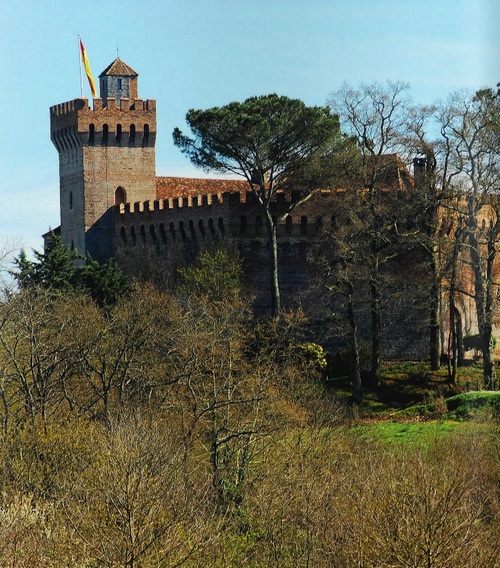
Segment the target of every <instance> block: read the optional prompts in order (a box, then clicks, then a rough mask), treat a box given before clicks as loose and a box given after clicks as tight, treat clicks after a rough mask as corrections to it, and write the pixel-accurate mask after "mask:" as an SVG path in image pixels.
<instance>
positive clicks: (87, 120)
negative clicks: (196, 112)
mask: <svg viewBox="0 0 500 568" xmlns="http://www.w3.org/2000/svg"><path fill="white" fill-rule="evenodd" d="M137 77H138V75H137V73H136V72H135V71H134V70H133V69H131V68H130V67H129V66H128V65H127V64H125V63H124V62H123V61H121V60H120V59H118V58H117V59H115V60H114V61H113V63H111V65H109V66H108V67H107V68H106V69H105V70H104V71H103V72H102V73H101V75H100V76H99V83H100V98H98V99H97V98H96V99H94V100H93V105H92V108H91V107H90V106H89V103H88V100H87V99H83V98H79V99H74V100H72V101H68V102H66V103H61V104H58V105H55V106H53V107H51V109H50V136H51V140H52V142H53V143H54V145H55V147H56V148H57V151H58V152H59V184H60V211H61V237H62V239H63V242H64V243H66V244H68V245H70V246H71V247H72V248H76V249H77V250H78V252H79V253H80V254H82V255H85V254H87V253H89V254H90V255H91V256H92V257H93V258H94V259H96V260H100V261H103V260H106V259H107V258H110V257H111V256H113V250H112V244H111V243H112V230H113V228H112V210H111V207H112V206H113V205H117V204H121V203H134V202H136V201H147V200H154V199H155V198H156V169H155V140H156V101H154V100H142V99H139V98H138V87H137Z"/></svg>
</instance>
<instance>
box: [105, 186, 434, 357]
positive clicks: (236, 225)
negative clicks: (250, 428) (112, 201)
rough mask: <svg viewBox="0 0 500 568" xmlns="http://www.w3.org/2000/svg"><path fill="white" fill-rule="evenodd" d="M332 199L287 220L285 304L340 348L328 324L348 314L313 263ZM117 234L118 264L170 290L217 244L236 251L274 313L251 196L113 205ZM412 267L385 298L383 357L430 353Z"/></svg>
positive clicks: (283, 202) (259, 297)
mask: <svg viewBox="0 0 500 568" xmlns="http://www.w3.org/2000/svg"><path fill="white" fill-rule="evenodd" d="M335 199H336V197H335V195H334V194H333V193H332V192H323V193H320V194H317V195H316V196H315V197H314V198H312V199H310V200H309V201H308V202H306V203H305V204H303V205H302V206H300V208H297V209H296V210H294V211H293V213H292V215H291V216H290V217H289V218H288V219H285V220H283V221H282V222H281V223H280V224H279V226H278V231H277V233H278V243H279V245H278V246H279V278H280V288H281V295H282V302H283V306H284V307H285V308H299V307H302V308H303V310H304V311H305V313H306V315H307V316H308V317H309V318H311V322H313V324H314V325H315V326H316V327H317V329H318V330H320V331H318V333H323V334H324V336H323V340H324V341H325V342H326V343H331V342H332V341H333V337H334V334H336V336H335V340H334V344H336V345H339V344H342V341H343V337H342V333H343V332H342V330H340V332H339V328H337V329H336V330H335V331H334V332H331V331H328V325H326V324H325V322H327V321H328V320H330V319H331V316H332V314H335V318H336V319H337V320H339V319H340V320H341V319H342V317H343V316H342V314H343V313H344V312H343V311H342V310H343V308H342V306H341V305H336V306H332V304H331V302H330V301H329V300H330V299H329V298H328V297H326V295H325V293H324V292H325V291H324V290H322V289H321V287H318V286H317V285H316V282H315V274H314V269H313V267H312V265H311V264H310V262H309V260H308V255H309V254H310V251H311V246H312V245H313V243H314V241H315V237H316V235H317V231H318V229H319V228H320V227H321V226H322V224H323V223H329V222H330V219H331V217H332V216H333V215H334V214H335ZM289 205H290V202H289V199H287V198H286V197H285V196H284V195H283V196H279V197H278V199H277V200H276V201H275V202H274V203H273V204H272V210H273V214H274V215H276V216H279V215H281V214H282V213H284V211H285V209H286V208H287V207H288V206H289ZM113 231H114V232H113V251H114V257H115V259H116V261H117V263H118V264H119V266H121V267H122V269H124V270H125V271H126V272H128V273H131V274H134V275H135V276H137V277H139V278H144V279H150V280H153V281H155V282H157V283H158V284H160V285H162V284H163V285H167V286H168V285H171V284H172V283H173V281H174V280H175V271H176V269H177V268H178V267H181V266H185V265H186V264H187V263H189V262H191V261H192V260H194V258H195V257H196V255H197V254H199V252H200V251H202V250H204V249H206V248H208V247H210V246H213V244H214V243H219V244H222V245H223V246H225V247H228V248H229V249H230V250H234V252H235V253H239V254H241V256H242V258H243V262H244V271H245V287H246V291H247V294H249V296H250V297H251V299H252V303H253V308H254V310H255V313H256V314H257V315H267V314H269V311H270V293H269V291H270V283H269V258H268V252H269V248H268V238H267V234H266V228H265V224H264V221H263V216H262V210H261V209H260V207H259V206H258V204H257V203H256V201H255V198H254V197H253V196H252V195H251V194H248V195H246V196H245V198H243V199H242V197H241V196H240V195H239V194H223V195H221V196H217V195H202V196H193V195H191V196H189V197H184V198H177V199H167V200H155V201H153V202H151V201H148V202H146V203H142V202H141V203H134V204H127V205H125V206H121V207H115V208H114V209H113ZM414 264H415V266H414V267H413V269H414V271H415V275H416V274H417V272H418V264H419V261H418V260H415V261H414ZM410 266H411V263H409V262H408V260H404V261H403V266H402V267H399V268H398V267H395V268H394V270H396V271H397V272H398V273H400V274H401V278H402V282H401V290H402V292H401V293H396V292H395V291H394V290H391V291H386V292H384V298H383V302H384V306H386V308H387V309H386V311H385V314H386V317H385V318H384V321H383V344H382V349H383V353H384V356H386V357H407V358H417V359H418V358H424V357H426V356H427V354H428V348H429V340H428V316H429V314H428V310H427V305H428V303H427V301H426V300H425V298H424V297H425V295H426V294H427V292H428V286H425V283H424V285H423V286H421V287H420V288H418V286H413V288H411V289H409V288H408V286H407V285H406V284H405V282H406V280H407V278H408V277H409V276H410V274H411V271H410ZM413 269H412V270H413ZM414 280H415V281H417V278H416V277H415V279H414ZM368 293H369V292H368ZM419 295H420V298H417V297H418V296H419ZM359 305H360V312H359V314H358V317H359V320H360V332H361V338H362V339H363V338H364V339H365V340H366V341H368V340H369V337H370V318H371V316H370V309H369V305H368V304H367V303H366V302H363V303H361V302H360V303H359ZM336 325H338V322H337V324H336ZM320 328H321V329H320ZM402 329H404V330H405V332H404V333H402V332H401V330H402ZM344 331H345V330H344ZM339 333H340V335H339Z"/></svg>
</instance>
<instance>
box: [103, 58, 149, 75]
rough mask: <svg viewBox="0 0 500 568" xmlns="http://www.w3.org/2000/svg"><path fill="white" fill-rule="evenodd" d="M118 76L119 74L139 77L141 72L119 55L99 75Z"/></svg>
mask: <svg viewBox="0 0 500 568" xmlns="http://www.w3.org/2000/svg"><path fill="white" fill-rule="evenodd" d="M111 75H113V76H116V75H119V76H121V77H138V75H139V73H136V72H135V71H134V70H133V69H132V67H130V66H129V65H127V64H126V63H124V62H123V61H122V60H121V59H120V58H119V57H117V58H116V59H115V60H114V61H113V63H111V64H110V65H108V66H107V67H106V69H104V71H103V72H102V73H101V74H100V75H99V77H106V76H108V77H109V76H111Z"/></svg>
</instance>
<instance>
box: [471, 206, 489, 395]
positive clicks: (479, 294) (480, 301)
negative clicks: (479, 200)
mask: <svg viewBox="0 0 500 568" xmlns="http://www.w3.org/2000/svg"><path fill="white" fill-rule="evenodd" d="M468 229H469V245H470V254H471V260H472V269H473V272H474V301H475V304H476V312H477V323H478V328H479V335H480V336H481V350H482V355H483V386H484V388H486V389H494V388H495V386H496V372H495V362H494V355H493V335H492V330H493V310H494V299H493V287H494V282H493V264H494V261H495V256H496V252H495V239H494V238H493V236H492V234H491V233H490V235H489V236H488V242H487V250H488V252H487V254H488V256H487V259H486V269H485V270H484V273H483V266H484V260H483V259H482V258H481V254H480V250H479V243H478V239H477V237H476V235H477V230H478V227H477V223H476V214H475V210H474V209H472V211H470V212H469V226H468Z"/></svg>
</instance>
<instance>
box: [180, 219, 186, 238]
mask: <svg viewBox="0 0 500 568" xmlns="http://www.w3.org/2000/svg"><path fill="white" fill-rule="evenodd" d="M179 233H180V234H181V237H182V240H183V241H185V240H186V231H185V229H184V221H180V223H179Z"/></svg>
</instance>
